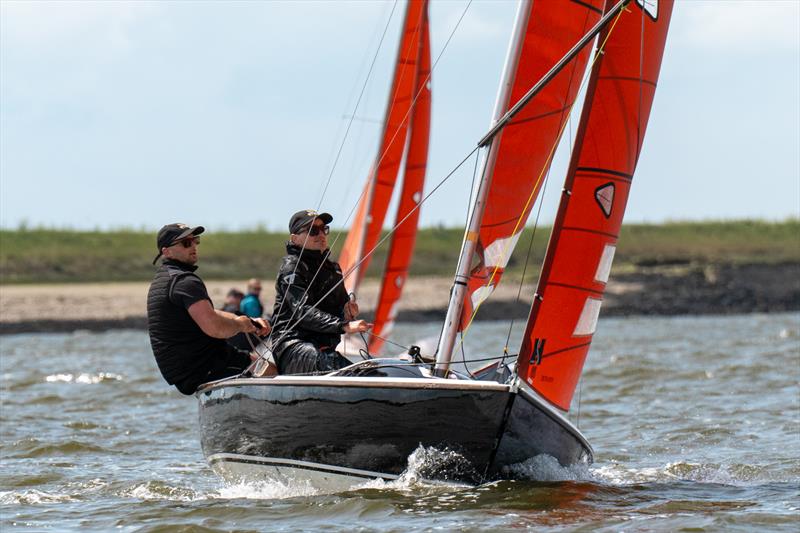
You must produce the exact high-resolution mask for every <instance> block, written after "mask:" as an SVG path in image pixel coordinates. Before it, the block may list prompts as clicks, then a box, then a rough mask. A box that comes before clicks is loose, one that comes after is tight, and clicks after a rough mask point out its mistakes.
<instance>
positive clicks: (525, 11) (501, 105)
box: [435, 0, 531, 376]
mask: <svg viewBox="0 0 800 533" xmlns="http://www.w3.org/2000/svg"><path fill="white" fill-rule="evenodd" d="M530 8H531V0H523V1H522V2H520V4H519V8H518V9H517V16H516V20H515V22H514V33H513V34H512V37H511V43H510V44H509V47H508V54H507V55H506V62H505V67H504V68H503V82H502V83H501V84H500V90H499V91H498V93H497V100H496V102H495V106H494V116H493V119H492V124H493V125H494V124H496V123H497V122H498V121H499V120H500V119H501V118H502V117H503V114H504V111H505V109H506V106H507V105H508V100H509V98H510V96H511V86H512V83H513V80H514V74H515V73H516V71H517V64H518V62H519V57H520V51H521V49H522V43H523V41H524V39H525V29H526V28H527V26H528V17H529V15H530V12H531V9H530ZM501 135H502V132H500V133H497V134H496V135H495V136H494V137H493V138H492V140H491V142H490V144H489V152H488V154H487V155H486V157H485V158H484V160H483V165H482V169H481V173H480V180H479V182H478V190H477V193H476V196H475V203H474V204H473V207H472V212H471V215H470V219H469V225H468V227H467V233H466V235H465V236H464V242H463V243H462V245H461V254H460V255H459V258H458V266H457V270H456V275H455V279H454V280H453V287H452V289H451V290H450V302H449V303H448V305H447V315H446V316H445V320H444V326H443V329H442V334H441V336H440V338H439V346H438V347H437V348H436V367H435V373H436V374H437V375H439V376H444V375H445V374H446V373H447V369H448V367H449V365H450V359H451V357H452V354H453V345H454V344H455V339H456V334H457V333H458V326H459V323H460V321H461V311H462V309H463V306H464V296H465V295H466V291H467V281H468V280H469V270H470V263H471V260H472V256H473V254H474V253H475V249H476V247H477V243H478V232H479V231H480V225H481V221H482V220H483V211H484V209H485V207H486V197H487V196H488V193H489V186H490V184H491V180H492V176H491V168H492V167H493V163H494V161H495V160H496V158H497V149H498V141H499V139H500V136H501Z"/></svg>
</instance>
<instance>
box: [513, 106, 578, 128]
mask: <svg viewBox="0 0 800 533" xmlns="http://www.w3.org/2000/svg"><path fill="white" fill-rule="evenodd" d="M568 109H569V108H568V107H562V108H561V109H554V110H553V111H548V112H547V113H542V114H540V115H534V116H532V117H525V118H520V119H516V120H511V121H509V123H508V124H507V125H506V127H508V126H517V125H519V124H525V123H526V122H531V121H533V120H539V119H540V118H547V117H550V116H552V115H559V114H561V115H563V114H564V113H565V112H566V111H567V110H568Z"/></svg>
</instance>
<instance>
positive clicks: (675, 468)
mask: <svg viewBox="0 0 800 533" xmlns="http://www.w3.org/2000/svg"><path fill="white" fill-rule="evenodd" d="M797 474H800V473H799V472H795V473H794V475H790V476H785V477H781V476H778V477H777V478H776V476H775V469H774V465H772V466H770V465H764V466H760V465H750V464H738V463H736V464H721V463H690V462H686V461H678V462H674V463H667V464H666V465H664V466H656V467H648V468H630V467H626V466H625V465H623V464H620V463H609V464H606V465H602V466H596V467H595V468H592V470H591V477H592V480H593V481H597V482H600V483H607V484H611V485H631V484H636V483H668V482H673V481H694V482H699V483H714V484H718V485H730V486H747V485H754V484H755V485H759V484H763V483H774V482H777V483H781V482H791V481H796V479H797Z"/></svg>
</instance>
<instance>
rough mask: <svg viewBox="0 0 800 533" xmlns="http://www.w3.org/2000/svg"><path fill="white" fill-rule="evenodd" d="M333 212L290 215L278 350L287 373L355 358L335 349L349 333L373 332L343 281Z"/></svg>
mask: <svg viewBox="0 0 800 533" xmlns="http://www.w3.org/2000/svg"><path fill="white" fill-rule="evenodd" d="M332 220H333V217H332V216H331V215H330V214H328V213H317V212H316V211H312V210H304V211H298V212H297V213H295V214H294V215H292V218H291V219H290V220H289V232H290V236H289V242H288V243H286V252H287V254H288V255H286V257H284V258H283V263H282V264H281V269H280V272H278V279H277V281H276V282H275V292H276V295H275V309H274V314H273V319H272V323H273V326H272V329H273V331H272V351H273V353H274V354H275V357H276V361H277V363H278V371H279V372H280V373H281V374H307V373H313V372H328V371H331V370H336V369H338V368H342V367H345V366H347V365H349V364H350V362H349V361H348V360H347V359H345V358H344V357H342V356H341V355H340V354H339V353H338V352H336V351H335V349H336V346H337V345H338V344H339V340H340V339H341V335H342V334H343V333H359V332H364V331H368V330H369V329H370V328H371V327H372V324H369V323H367V322H366V321H364V320H356V316H357V315H358V305H356V303H355V302H351V301H350V299H349V298H348V296H347V291H346V290H345V288H344V284H343V283H342V269H341V268H340V267H339V265H338V263H335V262H334V261H332V260H331V259H330V250H329V249H328V231H329V230H330V228H329V226H328V224H330V222H331V221H332Z"/></svg>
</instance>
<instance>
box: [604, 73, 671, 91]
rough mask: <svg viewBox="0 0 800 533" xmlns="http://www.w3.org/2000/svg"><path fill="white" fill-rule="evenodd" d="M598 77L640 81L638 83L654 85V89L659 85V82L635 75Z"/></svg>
mask: <svg viewBox="0 0 800 533" xmlns="http://www.w3.org/2000/svg"><path fill="white" fill-rule="evenodd" d="M597 79H598V80H617V81H631V82H634V83H638V84H641V83H644V84H646V85H652V86H653V88H654V89H655V88H656V87H657V84H656V82H654V81H650V80H646V79H644V78H634V77H633V76H599V77H598V78H597Z"/></svg>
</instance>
